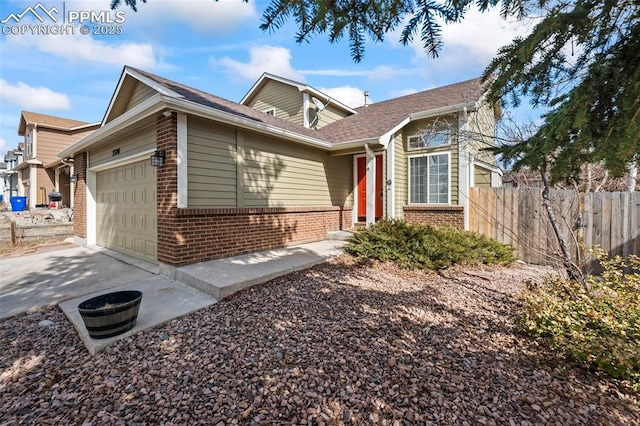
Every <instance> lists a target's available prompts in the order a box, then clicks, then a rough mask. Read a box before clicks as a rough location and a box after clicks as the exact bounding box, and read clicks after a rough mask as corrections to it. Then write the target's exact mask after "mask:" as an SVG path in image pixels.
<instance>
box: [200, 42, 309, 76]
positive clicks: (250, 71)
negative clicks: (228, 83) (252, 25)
mask: <svg viewBox="0 0 640 426" xmlns="http://www.w3.org/2000/svg"><path fill="white" fill-rule="evenodd" d="M209 65H210V66H212V67H214V68H215V67H222V68H225V69H226V71H227V72H228V73H229V75H230V77H232V78H233V77H234V76H240V77H241V78H243V79H246V80H253V81H255V80H257V79H258V78H259V77H260V76H261V75H262V73H263V72H268V73H271V74H275V75H277V76H280V77H285V78H290V79H292V80H295V81H300V82H302V81H304V75H303V74H301V73H300V72H298V71H296V70H295V69H294V68H293V67H292V66H291V51H289V49H286V48H284V47H279V46H268V45H264V46H254V47H251V48H250V49H249V62H240V61H237V60H235V59H232V58H230V57H228V56H225V57H224V58H222V59H216V58H211V59H210V60H209Z"/></svg>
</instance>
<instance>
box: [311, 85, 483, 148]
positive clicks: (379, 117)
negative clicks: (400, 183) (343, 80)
mask: <svg viewBox="0 0 640 426" xmlns="http://www.w3.org/2000/svg"><path fill="white" fill-rule="evenodd" d="M484 91H485V85H484V84H482V82H481V80H480V79H479V78H476V79H473V80H468V81H463V82H460V83H455V84H450V85H448V86H443V87H438V88H436V89H431V90H425V91H424V92H418V93H413V94H411V95H406V96H401V97H399V98H394V99H389V100H387V101H382V102H376V103H373V104H371V105H369V106H366V107H360V108H357V109H356V111H358V113H357V114H354V115H350V116H348V117H346V118H344V119H342V120H339V121H336V122H334V123H331V124H329V125H328V126H325V127H323V128H322V129H320V130H318V135H319V137H321V138H322V139H325V140H327V141H329V142H332V143H340V142H348V141H353V140H360V139H372V138H377V137H380V136H381V135H383V134H385V133H387V132H388V131H389V130H391V129H393V128H394V127H395V126H397V125H398V124H399V123H400V122H402V120H404V119H405V118H407V117H408V116H409V115H411V114H413V113H416V112H422V111H429V110H434V109H436V108H442V107H447V106H453V105H459V104H462V103H467V102H474V101H477V100H478V99H480V97H481V96H482V94H483V93H484Z"/></svg>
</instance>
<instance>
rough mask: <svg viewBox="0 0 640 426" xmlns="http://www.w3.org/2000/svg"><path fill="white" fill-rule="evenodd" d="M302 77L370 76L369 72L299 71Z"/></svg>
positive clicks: (336, 70) (335, 70)
mask: <svg viewBox="0 0 640 426" xmlns="http://www.w3.org/2000/svg"><path fill="white" fill-rule="evenodd" d="M298 72H299V73H300V74H304V75H319V76H323V77H367V76H369V75H370V74H371V71H369V70H341V69H319V70H299V71H298Z"/></svg>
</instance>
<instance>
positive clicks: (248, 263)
mask: <svg viewBox="0 0 640 426" xmlns="http://www.w3.org/2000/svg"><path fill="white" fill-rule="evenodd" d="M345 244H346V243H345V242H344V241H329V240H327V241H319V242H317V243H309V244H302V245H299V246H292V247H287V248H281V249H275V250H269V251H263V252H258V253H251V254H244V255H241V256H234V257H229V258H226V259H218V260H210V261H208V262H201V263H194V264H192V265H187V266H182V267H179V268H175V272H174V273H173V277H174V278H175V279H176V280H178V281H181V282H183V283H185V284H188V285H190V286H191V287H193V288H197V289H198V290H200V291H202V292H204V293H207V294H210V295H212V296H213V297H215V298H216V299H217V300H221V299H224V298H225V297H229V296H230V295H232V294H233V293H235V292H238V291H240V290H242V289H245V288H248V287H251V286H253V285H256V284H261V283H264V282H267V281H269V280H271V279H273V278H276V277H279V276H282V275H286V274H289V273H291V272H294V271H299V270H302V269H307V268H310V267H312V266H314V265H317V264H319V263H323V262H326V261H327V260H329V259H331V258H334V257H336V256H339V255H340V254H342V249H343V247H344V245H345ZM169 274H170V275H171V273H170V272H169Z"/></svg>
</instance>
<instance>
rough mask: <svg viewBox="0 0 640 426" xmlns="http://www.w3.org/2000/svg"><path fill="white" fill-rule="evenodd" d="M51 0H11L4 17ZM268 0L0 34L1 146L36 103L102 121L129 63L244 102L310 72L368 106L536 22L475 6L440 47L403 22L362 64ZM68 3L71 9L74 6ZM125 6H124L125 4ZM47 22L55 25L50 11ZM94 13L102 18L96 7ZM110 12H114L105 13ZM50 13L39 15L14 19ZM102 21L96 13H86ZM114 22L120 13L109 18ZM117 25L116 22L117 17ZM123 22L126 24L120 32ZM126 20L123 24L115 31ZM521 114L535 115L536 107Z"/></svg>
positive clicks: (469, 60)
mask: <svg viewBox="0 0 640 426" xmlns="http://www.w3.org/2000/svg"><path fill="white" fill-rule="evenodd" d="M38 3H39V2H38V1H37V0H35V1H24V0H2V1H1V2H0V21H2V20H5V19H6V18H7V17H9V16H10V15H11V14H21V13H22V12H23V11H24V10H25V8H27V7H29V6H31V7H35V6H36V5H37V4H38ZM40 3H41V4H42V6H43V7H44V9H46V10H49V11H51V10H52V9H53V8H54V7H55V8H56V9H57V10H58V12H59V13H58V14H55V13H54V12H52V13H53V14H54V16H55V17H58V18H61V16H62V15H65V16H66V17H68V16H69V15H68V13H69V12H70V11H71V12H95V14H99V13H100V12H104V13H103V14H102V19H105V17H107V16H108V18H109V19H111V20H115V19H116V16H115V13H114V12H113V11H109V3H110V1H109V0H67V1H64V2H63V1H61V0H60V1H57V0H42V1H40ZM267 5H268V2H267V1H262V0H260V1H254V0H250V1H249V2H248V3H244V2H242V1H241V0H220V1H218V2H214V1H213V0H148V3H147V4H142V3H141V4H140V5H139V10H138V12H137V13H135V12H133V11H132V10H130V9H129V8H123V9H121V10H122V11H124V16H123V20H124V22H122V23H121V24H119V25H120V29H121V30H122V34H111V35H102V36H99V35H92V34H88V35H82V34H80V25H79V23H74V25H76V28H75V34H67V35H37V34H36V35H31V34H30V33H29V31H27V33H26V34H17V35H14V34H8V35H5V33H7V32H8V33H10V32H11V31H18V30H16V29H14V28H10V29H5V28H3V31H2V35H0V153H3V152H6V150H7V149H9V148H13V147H15V146H16V145H17V143H18V142H20V141H21V137H20V136H18V134H17V129H18V123H19V119H20V111H21V110H28V111H34V112H39V113H44V114H51V115H56V116H60V117H65V118H72V119H76V120H82V121H87V122H97V121H100V120H102V117H103V115H104V112H105V111H106V108H107V106H108V103H109V100H110V99H111V95H112V94H113V91H114V89H115V86H116V84H117V81H118V78H119V76H120V72H121V70H122V67H123V65H125V64H126V65H132V66H135V67H138V68H141V69H144V70H146V71H150V72H153V73H155V74H158V75H161V76H163V77H166V78H169V79H172V80H177V81H180V82H181V83H184V84H188V85H191V86H193V87H196V88H198V89H201V90H205V91H208V92H210V93H213V94H215V95H218V96H221V97H223V98H227V99H230V100H233V101H239V100H240V99H242V97H243V96H244V95H245V94H246V92H247V91H248V90H249V89H250V88H251V86H252V85H253V83H254V82H255V81H256V80H257V79H258V78H259V77H260V75H261V74H262V72H265V71H266V72H270V73H273V74H277V75H280V76H283V77H287V78H291V79H293V80H297V81H301V82H305V83H307V84H309V85H311V86H313V87H315V88H317V89H319V90H322V91H324V92H325V93H327V94H329V95H331V96H333V97H335V98H336V99H338V100H340V101H342V102H344V103H346V104H348V105H350V106H352V107H358V106H360V105H362V103H363V101H364V96H363V91H365V90H368V91H369V94H370V101H371V102H376V101H382V100H386V99H389V98H393V97H397V96H401V95H405V94H409V93H414V92H417V91H422V90H426V89H430V88H434V87H438V86H441V85H446V84H449V83H455V82H457V81H463V80H467V79H470V78H474V77H478V76H479V75H480V74H481V73H482V71H483V69H484V68H485V67H486V66H487V64H488V63H489V61H490V60H491V58H492V57H493V55H494V54H495V53H496V51H497V49H498V48H499V47H501V46H503V45H505V44H507V43H508V42H510V41H511V40H512V39H513V37H515V36H516V35H524V34H526V28H525V26H524V25H522V24H520V23H517V22H505V21H502V20H500V19H499V17H498V14H497V11H492V12H490V13H485V14H480V13H477V12H475V11H472V12H470V13H469V14H468V15H467V18H466V19H465V20H464V21H463V22H462V23H460V24H455V25H449V26H445V27H444V29H443V32H444V49H443V51H442V52H441V55H440V57H439V58H437V59H432V58H429V57H428V56H427V55H426V54H425V53H424V52H423V50H422V46H421V45H420V43H419V37H417V38H418V42H417V43H414V44H413V45H411V46H402V45H401V44H400V43H399V42H398V39H399V33H400V29H398V30H397V31H396V32H395V33H391V34H388V35H387V37H386V40H385V41H384V42H383V43H373V42H370V43H367V45H366V49H367V51H366V55H365V57H364V59H363V60H362V61H361V62H360V63H357V64H356V63H354V62H353V61H352V59H351V56H350V51H349V46H348V43H347V41H346V40H343V41H342V42H340V43H338V44H330V43H329V42H328V41H327V37H326V36H325V35H320V36H317V37H316V38H315V39H313V40H312V41H311V42H310V43H303V44H297V43H295V41H294V37H293V35H294V34H295V31H296V27H295V23H294V22H293V20H290V21H289V22H288V23H287V24H286V26H285V27H284V28H281V29H280V30H278V31H276V32H274V33H271V34H270V33H265V32H263V31H262V30H260V28H259V26H260V23H261V20H260V18H261V16H262V12H263V10H264V9H265V7H266V6H267ZM63 10H64V11H65V12H66V14H63V13H62V11H63ZM120 16H121V17H122V14H121V15H120ZM44 18H45V22H44V23H42V24H43V25H45V24H53V21H51V20H50V19H49V18H47V17H44ZM90 19H91V18H90ZM105 20H106V19H105ZM25 24H26V25H28V24H41V23H40V22H38V21H37V19H36V17H35V16H33V15H31V14H26V15H25V16H23V17H22V18H21V19H20V21H19V22H17V23H16V22H15V21H14V20H9V21H7V23H6V24H0V26H2V25H13V26H23V25H25ZM86 24H88V25H89V27H90V29H91V30H93V29H94V26H95V25H98V28H95V29H97V30H100V29H105V30H109V28H108V27H99V23H98V22H96V21H93V22H91V21H90V20H89V21H86ZM107 25H108V24H107ZM112 25H113V24H112ZM120 29H119V30H118V31H120ZM113 30H114V28H113V27H112V31H113ZM518 115H519V118H520V119H521V120H526V119H528V118H530V117H531V116H533V115H534V114H533V113H531V112H530V111H529V110H528V108H526V107H525V108H523V109H521V110H520V111H519V112H518Z"/></svg>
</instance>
